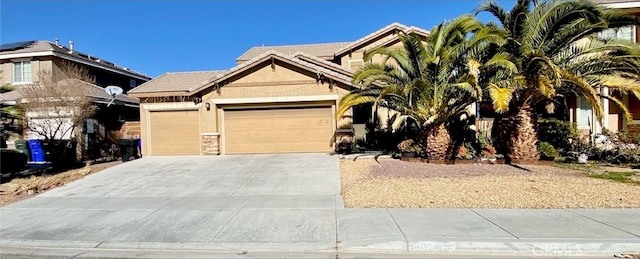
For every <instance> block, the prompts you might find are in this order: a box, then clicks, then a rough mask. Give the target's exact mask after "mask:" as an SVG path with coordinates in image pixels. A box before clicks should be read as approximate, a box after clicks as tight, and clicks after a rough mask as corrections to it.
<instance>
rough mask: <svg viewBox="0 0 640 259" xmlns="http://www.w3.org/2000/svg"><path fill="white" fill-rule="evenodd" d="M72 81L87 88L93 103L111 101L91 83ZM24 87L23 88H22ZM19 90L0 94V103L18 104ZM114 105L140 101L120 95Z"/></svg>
mask: <svg viewBox="0 0 640 259" xmlns="http://www.w3.org/2000/svg"><path fill="white" fill-rule="evenodd" d="M70 80H73V81H78V82H80V83H81V84H82V85H83V86H84V87H89V90H90V95H89V96H87V97H91V98H93V100H94V101H98V102H109V101H111V98H112V97H111V95H109V94H108V93H107V92H105V90H104V88H102V87H100V86H97V85H94V84H91V83H87V82H84V81H81V80H77V79H70ZM76 86H79V85H77V84H74V87H76ZM22 87H25V86H22ZM20 89H21V88H18V89H16V90H13V91H11V92H6V93H3V94H0V103H5V104H10V105H13V104H15V103H16V102H19V101H20V100H21V99H22V98H23V95H22V91H21V90H20ZM115 100H116V103H124V104H135V105H137V104H139V103H140V101H139V100H138V99H136V98H132V97H129V96H127V95H125V94H121V95H116V97H115Z"/></svg>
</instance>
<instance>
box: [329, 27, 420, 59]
mask: <svg viewBox="0 0 640 259" xmlns="http://www.w3.org/2000/svg"><path fill="white" fill-rule="evenodd" d="M394 30H400V31H404V32H406V33H418V34H423V35H429V31H427V30H424V29H421V28H418V27H415V26H411V27H408V26H406V25H404V24H400V23H397V22H394V23H392V24H389V25H387V26H385V27H383V28H382V29H379V30H377V31H374V32H372V33H370V34H369V35H367V36H364V37H362V38H360V39H358V40H357V41H354V42H352V43H351V44H349V45H346V46H344V47H342V48H340V49H338V50H336V52H335V55H336V56H341V55H343V54H345V53H347V52H348V51H350V50H352V49H354V48H357V47H359V46H360V45H362V44H365V43H367V42H369V41H371V40H374V39H376V38H377V37H380V36H382V35H384V34H385V33H388V32H391V31H394Z"/></svg>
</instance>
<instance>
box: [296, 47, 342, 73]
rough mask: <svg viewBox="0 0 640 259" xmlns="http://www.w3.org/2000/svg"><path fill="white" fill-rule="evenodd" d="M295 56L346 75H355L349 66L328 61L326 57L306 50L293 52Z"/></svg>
mask: <svg viewBox="0 0 640 259" xmlns="http://www.w3.org/2000/svg"><path fill="white" fill-rule="evenodd" d="M293 57H294V58H296V59H299V60H302V61H304V62H307V63H311V64H314V65H317V66H321V67H324V68H327V69H330V70H332V71H334V72H337V73H340V74H343V75H345V76H350V77H351V76H353V71H352V70H351V69H349V68H346V67H343V66H340V65H338V64H336V63H333V62H330V61H326V60H324V59H321V58H318V57H316V56H313V55H310V54H307V53H304V52H296V53H294V54H293Z"/></svg>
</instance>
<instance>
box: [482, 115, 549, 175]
mask: <svg viewBox="0 0 640 259" xmlns="http://www.w3.org/2000/svg"><path fill="white" fill-rule="evenodd" d="M535 127H536V121H535V116H534V113H533V112H532V109H531V107H530V106H528V105H525V106H523V107H521V108H520V109H518V113H516V114H509V115H507V116H506V117H503V118H500V119H498V118H496V120H494V122H493V127H492V129H491V138H492V139H493V143H494V146H495V147H496V150H497V151H498V152H499V153H501V154H503V155H505V159H506V162H507V163H510V162H511V161H513V160H538V159H540V153H539V152H538V147H537V144H538V135H537V133H536V128H535Z"/></svg>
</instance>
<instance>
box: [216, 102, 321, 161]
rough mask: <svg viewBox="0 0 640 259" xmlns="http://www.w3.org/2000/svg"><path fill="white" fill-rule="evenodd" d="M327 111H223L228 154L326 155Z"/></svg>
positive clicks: (303, 109)
mask: <svg viewBox="0 0 640 259" xmlns="http://www.w3.org/2000/svg"><path fill="white" fill-rule="evenodd" d="M332 133H333V131H332V113H331V108H330V107H311V108H309V107H307V108H281V109H262V110H226V111H225V143H226V145H225V147H226V153H228V154H247V153H286V152H328V151H330V150H331V144H330V141H331V136H332Z"/></svg>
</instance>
